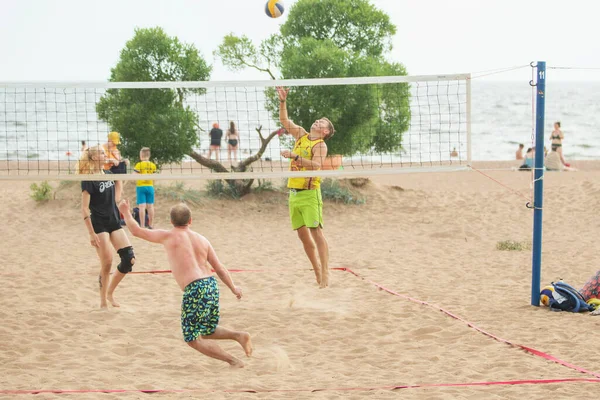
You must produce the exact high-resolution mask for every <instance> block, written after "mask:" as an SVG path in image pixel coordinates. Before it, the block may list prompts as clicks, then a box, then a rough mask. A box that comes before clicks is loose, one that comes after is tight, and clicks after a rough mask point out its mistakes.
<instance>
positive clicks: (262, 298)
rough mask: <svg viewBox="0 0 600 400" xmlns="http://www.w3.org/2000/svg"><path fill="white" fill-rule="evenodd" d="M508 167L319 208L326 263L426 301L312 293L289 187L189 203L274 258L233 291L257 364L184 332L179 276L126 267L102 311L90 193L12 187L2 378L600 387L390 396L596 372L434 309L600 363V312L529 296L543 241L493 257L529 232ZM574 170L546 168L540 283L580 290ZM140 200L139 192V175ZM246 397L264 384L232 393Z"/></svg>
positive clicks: (488, 166)
mask: <svg viewBox="0 0 600 400" xmlns="http://www.w3.org/2000/svg"><path fill="white" fill-rule="evenodd" d="M514 164H515V162H511V163H510V164H509V163H497V162H494V163H476V164H475V166H476V167H477V168H482V169H485V171H482V172H484V173H485V174H487V175H489V176H490V177H491V178H493V179H495V180H497V181H499V182H501V183H503V184H504V185H506V186H508V187H509V188H510V189H508V188H506V187H504V186H501V185H500V184H498V183H497V182H495V181H493V180H492V179H490V178H488V177H486V176H484V175H483V174H482V173H478V172H476V171H466V172H451V173H450V172H447V173H446V172H436V173H427V174H399V175H389V176H377V177H372V179H371V180H370V182H369V183H368V184H367V185H366V186H365V187H363V188H360V189H357V190H359V191H360V193H361V194H362V195H364V196H365V197H366V204H363V205H344V204H335V203H332V202H326V203H325V208H324V218H325V232H326V236H327V238H328V241H329V245H330V253H331V267H332V268H350V269H352V270H353V271H355V272H357V273H358V274H360V275H361V276H362V277H364V278H365V279H367V280H370V281H374V282H378V283H380V284H381V285H383V286H385V287H386V288H389V289H391V290H393V291H395V292H397V293H399V294H402V295H407V296H410V297H412V298H414V299H419V300H422V301H426V302H428V303H430V304H431V305H432V306H428V305H423V304H419V303H417V302H412V301H409V300H407V299H406V298H403V297H398V296H393V295H391V294H389V293H386V292H385V291H383V290H379V289H378V288H377V287H375V286H373V285H372V284H371V283H369V282H368V281H367V280H363V279H359V278H357V277H355V276H353V275H352V274H350V273H348V272H344V271H337V270H336V271H332V272H331V281H332V285H331V287H330V288H328V289H325V290H320V289H318V287H317V285H316V284H315V282H314V275H313V273H312V272H311V270H310V264H309V262H308V260H307V259H306V257H305V255H304V253H303V250H302V246H301V244H300V241H299V240H298V238H297V236H296V234H295V232H293V231H292V230H291V228H290V224H289V221H288V212H287V198H286V194H285V193H284V192H276V193H273V192H262V193H255V194H251V195H249V196H246V197H245V198H243V199H242V200H227V199H212V198H207V197H204V198H203V199H202V200H201V202H200V204H198V205H194V206H192V209H193V228H194V229H195V230H197V231H198V232H200V233H202V234H204V235H205V236H206V237H207V238H208V239H209V240H210V241H211V243H212V244H213V246H214V247H215V249H216V251H217V254H218V255H219V257H220V259H221V261H222V262H223V263H224V264H225V265H226V266H227V267H228V268H230V269H244V270H260V271H259V272H240V273H234V274H233V278H234V280H235V281H236V283H237V284H238V285H240V286H241V287H242V288H243V290H244V297H243V299H242V300H241V301H238V300H236V299H235V297H234V296H233V295H232V294H231V293H230V292H229V291H228V289H227V288H226V287H225V286H224V285H222V284H221V286H220V287H221V311H222V314H221V324H222V325H223V326H225V327H230V328H234V329H240V330H246V331H248V332H250V334H251V335H252V336H253V342H254V348H255V350H254V355H253V357H252V358H249V359H247V358H245V357H243V352H242V349H241V348H240V347H239V346H238V345H237V344H235V343H227V342H223V343H220V344H222V346H223V347H224V348H225V349H226V350H228V351H230V352H231V353H233V354H234V355H235V356H237V357H240V358H242V357H243V359H244V360H245V361H246V368H244V369H241V370H231V369H229V368H228V366H227V365H226V364H225V363H222V362H220V361H216V360H213V359H209V358H207V357H205V356H203V355H201V354H199V353H197V352H195V351H193V350H192V349H190V348H189V347H188V346H186V345H185V344H184V342H183V339H182V334H181V330H180V319H179V318H180V300H181V291H180V289H179V288H178V286H177V285H176V284H175V282H174V280H173V278H172V277H171V276H170V274H137V275H130V276H127V277H126V278H125V279H124V281H123V282H122V284H121V285H120V286H119V288H118V289H117V291H116V292H115V297H116V298H117V299H118V300H119V301H120V302H121V305H122V307H121V308H119V309H117V308H111V309H109V310H108V311H104V312H103V311H100V310H99V308H98V307H99V296H98V288H97V285H98V283H97V276H98V270H99V262H98V259H97V257H96V253H95V251H94V249H93V248H92V247H91V246H90V245H89V243H88V235H87V232H86V230H85V228H84V225H83V223H82V222H81V216H80V210H79V205H78V204H79V203H78V199H79V190H78V188H77V185H74V186H71V187H67V188H64V189H62V190H61V191H59V192H58V193H57V195H56V199H55V200H52V201H50V202H47V203H45V204H36V203H35V202H34V201H33V200H32V199H31V198H30V197H29V194H30V189H29V185H30V182H24V181H12V182H2V181H0V203H1V204H2V207H1V209H0V219H1V220H2V221H3V223H2V224H1V225H0V238H1V243H2V252H0V260H1V265H2V270H1V271H0V282H2V287H1V290H0V304H2V308H1V309H0V320H1V321H2V323H1V324H0V390H37V389H63V390H103V389H106V390H114V389H129V390H132V391H131V392H126V393H97V392H91V393H78V394H73V395H65V394H62V395H61V394H50V393H44V394H41V395H38V396H36V397H35V398H44V399H64V398H69V399H71V398H77V399H97V398H99V399H117V398H118V399H138V398H144V399H145V398H150V397H149V396H150V395H148V394H143V393H141V392H136V391H135V390H142V389H145V390H146V389H147V390H152V389H156V390H161V389H162V390H183V389H196V390H198V391H197V392H189V393H173V392H165V393H156V394H153V395H152V398H157V399H183V398H200V397H203V396H211V397H213V398H232V399H242V398H243V399H247V398H258V399H282V398H311V399H330V398H350V399H355V398H356V399H357V398H374V399H375V398H377V399H388V398H389V399H391V398H397V397H398V396H399V395H401V396H403V398H407V399H422V398H427V399H480V398H502V399H513V398H514V399H517V398H524V397H530V398H534V399H538V398H589V397H590V396H591V395H590V393H595V392H597V390H598V386H597V385H598V383H586V382H571V383H550V384H523V385H486V386H463V387H460V386H459V387H421V388H409V389H397V390H394V391H392V390H390V389H388V387H391V386H402V385H430V384H459V383H473V382H491V381H512V380H536V379H562V378H594V376H592V375H589V374H583V373H580V372H577V371H575V370H573V369H570V368H567V367H565V366H561V365H559V364H557V363H553V362H551V361H547V360H545V359H543V358H541V357H537V356H534V355H532V354H529V353H526V352H525V351H523V350H522V349H520V348H517V347H514V346H510V345H508V344H506V343H502V342H500V341H497V340H494V339H492V338H490V337H488V336H485V335H484V334H482V333H480V332H478V331H477V330H475V329H473V328H472V327H469V326H468V325H467V323H466V322H464V321H460V320H457V319H454V318H452V317H450V316H448V315H447V314H444V313H442V312H440V311H439V310H438V308H437V307H441V308H444V309H446V310H448V311H450V312H451V313H453V314H455V315H457V316H459V317H461V318H463V319H464V320H465V321H469V322H470V323H472V324H474V325H476V326H477V327H479V328H481V329H483V330H485V331H487V332H490V333H491V334H493V335H496V336H497V337H499V338H502V339H506V340H509V341H510V342H512V343H515V344H520V345H524V346H528V347H531V348H534V349H537V350H540V351H543V352H545V353H548V354H550V355H552V356H554V357H557V358H559V359H561V360H564V361H566V362H569V363H571V364H574V365H576V366H578V367H580V368H584V369H587V370H590V371H595V372H597V373H598V372H600V368H598V365H600V364H599V363H600V355H599V353H598V351H597V349H596V348H595V334H596V331H597V327H598V324H600V318H595V317H590V316H589V315H586V314H571V313H556V312H550V311H549V310H548V309H547V308H543V307H532V306H530V295H531V251H530V250H525V251H499V250H497V249H496V244H497V243H498V242H499V241H505V240H514V241H520V242H527V241H531V235H532V224H533V211H532V210H531V209H528V208H526V207H525V204H526V203H527V201H528V199H530V198H531V196H532V190H531V174H530V173H527V172H516V171H507V170H494V169H496V168H505V167H507V166H514ZM572 164H573V166H574V167H577V168H579V169H580V170H579V171H578V172H573V173H571V172H562V173H547V174H546V176H545V180H544V185H545V191H544V232H543V234H544V236H543V239H544V241H543V254H542V286H543V285H545V284H549V283H550V282H551V281H552V280H555V279H558V278H563V279H564V280H565V281H566V282H568V283H570V284H572V285H574V286H576V287H581V286H582V285H583V284H584V283H585V282H586V280H587V279H588V278H589V277H590V276H591V275H593V274H594V273H595V272H596V271H597V270H598V269H599V268H600V263H598V247H597V244H596V241H597V237H598V236H599V235H600V223H599V222H600V221H599V217H598V213H597V211H596V210H597V209H598V206H599V202H600V162H593V161H585V162H584V161H582V162H573V163H572ZM51 184H53V185H54V186H57V182H51ZM167 184H168V182H160V183H159V185H167ZM186 184H188V185H189V186H190V187H195V188H202V187H203V186H204V185H205V182H201V181H195V182H186ZM514 191H516V192H518V193H514ZM127 193H128V196H129V197H130V198H133V193H134V188H133V184H129V185H128V186H127ZM172 204H174V201H173V200H167V199H165V198H161V197H158V198H157V206H156V207H157V223H156V228H168V226H169V224H168V210H169V207H170V206H171V205H172ZM130 236H131V235H130ZM132 243H133V246H134V248H135V252H136V255H137V263H136V265H135V268H134V270H135V271H151V270H165V269H168V268H169V267H168V264H167V260H166V256H165V254H164V252H163V249H162V247H161V246H159V245H152V244H149V243H146V242H143V241H141V240H138V239H136V238H132ZM116 264H117V256H116V254H115V260H114V262H113V265H114V266H116ZM336 388H338V389H342V388H346V389H347V388H373V389H372V390H365V389H361V390H356V391H345V390H332V389H336ZM238 390H240V391H241V390H255V391H257V392H258V393H255V394H250V393H227V391H238ZM268 390H275V392H267V391H268ZM312 390H315V392H311V391H312ZM316 390H322V391H316ZM202 391H216V393H213V394H206V393H203V392H202ZM592 397H593V395H592ZM0 398H7V399H9V398H10V399H13V398H31V396H28V395H16V394H0Z"/></svg>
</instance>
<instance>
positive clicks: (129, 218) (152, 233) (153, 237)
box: [119, 199, 169, 243]
mask: <svg viewBox="0 0 600 400" xmlns="http://www.w3.org/2000/svg"><path fill="white" fill-rule="evenodd" d="M119 211H121V214H123V218H124V219H125V224H126V226H127V229H129V232H131V234H132V235H133V236H135V237H138V238H140V239H144V240H147V241H149V242H152V243H163V242H164V241H165V240H166V239H167V238H168V237H169V231H166V230H164V229H152V230H150V229H143V228H140V226H139V225H138V223H137V221H136V220H135V219H134V218H133V215H131V210H130V208H129V200H125V199H123V200H122V201H121V202H120V203H119Z"/></svg>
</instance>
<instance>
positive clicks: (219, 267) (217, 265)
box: [208, 242, 242, 299]
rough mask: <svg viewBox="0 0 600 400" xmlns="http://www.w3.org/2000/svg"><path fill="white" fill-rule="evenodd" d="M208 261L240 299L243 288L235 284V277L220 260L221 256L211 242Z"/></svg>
mask: <svg viewBox="0 0 600 400" xmlns="http://www.w3.org/2000/svg"><path fill="white" fill-rule="evenodd" d="M208 262H209V263H210V265H211V267H213V269H214V270H215V272H216V273H217V276H218V277H219V278H220V279H221V281H223V283H224V284H225V285H226V286H227V287H228V288H229V290H231V292H232V293H233V294H235V295H236V297H237V298H238V299H239V298H241V297H242V290H241V289H240V288H238V287H237V286H235V284H234V283H233V279H232V278H231V275H230V274H229V271H227V268H225V267H224V266H223V264H221V262H220V261H219V257H217V253H216V252H215V249H214V248H213V247H212V245H211V244H210V242H209V243H208Z"/></svg>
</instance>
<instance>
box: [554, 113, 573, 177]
mask: <svg viewBox="0 0 600 400" xmlns="http://www.w3.org/2000/svg"><path fill="white" fill-rule="evenodd" d="M564 138H565V135H563V133H562V131H561V130H560V122H559V121H556V122H555V123H554V130H553V131H552V134H551V135H550V141H551V142H552V151H556V152H557V153H558V155H559V156H560V161H561V162H562V163H563V165H564V166H565V167H570V164H567V162H566V161H565V157H564V156H563V151H562V141H563V139H564Z"/></svg>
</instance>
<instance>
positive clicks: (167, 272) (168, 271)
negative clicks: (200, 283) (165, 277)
mask: <svg viewBox="0 0 600 400" xmlns="http://www.w3.org/2000/svg"><path fill="white" fill-rule="evenodd" d="M210 271H211V272H215V270H214V269H211V270H210ZM227 271H229V272H232V273H238V272H265V270H263V269H228V270H227ZM171 272H172V271H171V270H170V269H155V270H152V271H131V272H130V273H129V274H137V275H139V274H170V273H171Z"/></svg>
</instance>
